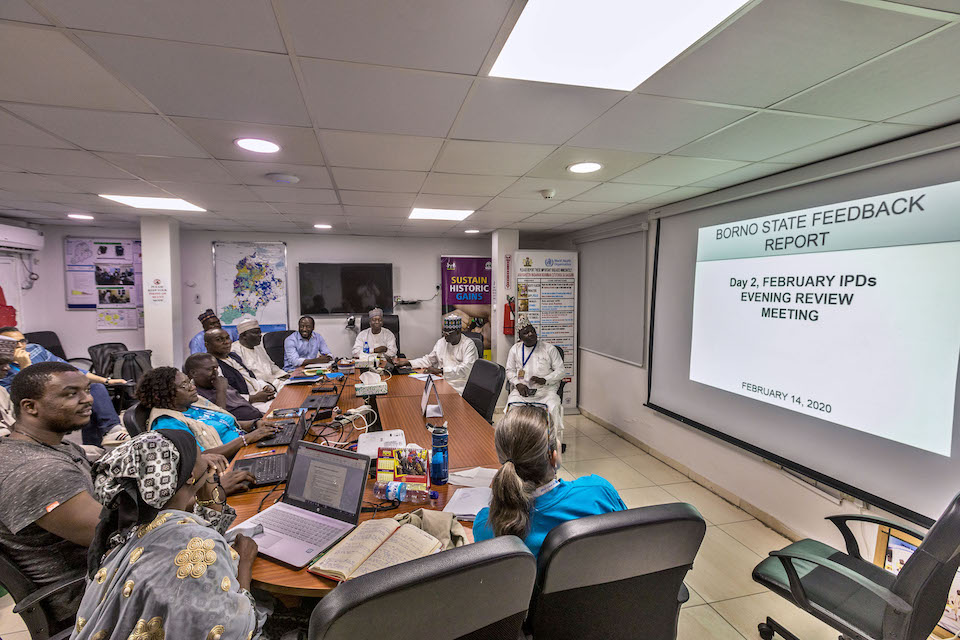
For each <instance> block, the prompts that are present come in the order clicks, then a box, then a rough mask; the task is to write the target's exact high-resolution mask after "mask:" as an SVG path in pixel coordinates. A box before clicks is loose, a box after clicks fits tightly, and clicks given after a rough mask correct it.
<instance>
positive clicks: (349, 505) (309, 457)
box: [284, 442, 370, 523]
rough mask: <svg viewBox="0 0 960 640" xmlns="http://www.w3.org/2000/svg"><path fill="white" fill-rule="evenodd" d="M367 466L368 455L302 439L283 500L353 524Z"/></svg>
mask: <svg viewBox="0 0 960 640" xmlns="http://www.w3.org/2000/svg"><path fill="white" fill-rule="evenodd" d="M369 467H370V458H368V457H367V456H364V455H360V454H357V453H353V452H352V451H343V450H340V449H334V448H333V447H324V446H322V445H318V444H313V443H310V442H301V443H300V446H299V447H298V449H297V456H296V458H294V461H293V468H292V469H291V470H290V476H289V479H288V481H287V491H286V495H285V496H284V502H286V503H288V504H291V505H293V506H296V507H299V508H301V509H306V510H307V511H312V512H314V513H319V514H322V515H325V516H330V517H331V518H336V519H337V520H343V521H345V522H353V523H356V521H357V518H358V517H359V514H360V504H361V503H362V502H363V489H364V487H365V486H366V482H367V472H368V471H369Z"/></svg>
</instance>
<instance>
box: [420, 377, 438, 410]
mask: <svg viewBox="0 0 960 640" xmlns="http://www.w3.org/2000/svg"><path fill="white" fill-rule="evenodd" d="M431 391H433V397H434V399H435V400H436V401H437V403H436V404H430V392H431ZM420 411H421V412H422V413H423V417H424V418H442V417H443V405H441V404H440V392H439V391H437V385H435V384H433V378H430V377H428V378H427V381H426V383H425V384H424V385H423V396H422V397H421V398H420Z"/></svg>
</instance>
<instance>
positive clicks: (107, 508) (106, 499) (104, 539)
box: [87, 429, 197, 575]
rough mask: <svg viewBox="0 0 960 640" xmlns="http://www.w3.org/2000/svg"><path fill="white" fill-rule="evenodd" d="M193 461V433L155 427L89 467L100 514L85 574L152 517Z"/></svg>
mask: <svg viewBox="0 0 960 640" xmlns="http://www.w3.org/2000/svg"><path fill="white" fill-rule="evenodd" d="M196 462H197V442H196V440H195V439H194V437H193V434H191V433H189V432H187V431H181V430H175V429H157V430H156V431H147V432H145V433H141V434H140V435H138V436H135V437H134V438H131V439H130V440H128V441H127V442H124V443H123V444H121V445H119V446H118V447H117V448H115V449H114V450H113V451H110V452H109V453H107V454H106V455H105V456H103V457H102V458H100V460H98V461H97V462H96V464H94V465H93V495H94V498H96V500H97V502H99V503H100V504H102V505H103V506H104V510H103V512H102V513H101V514H100V523H99V524H98V525H97V531H96V533H95V534H94V539H93V543H92V544H91V545H90V549H89V551H88V554H87V569H88V572H89V573H90V575H93V574H94V573H96V571H97V567H99V566H100V561H101V559H102V558H103V555H104V554H105V553H106V552H107V551H108V550H109V549H110V548H111V547H113V546H114V545H116V544H119V543H121V542H123V541H124V538H125V537H126V534H128V533H129V532H130V531H131V530H132V528H133V527H135V526H136V525H138V524H143V523H145V522H149V521H151V520H153V519H154V518H155V517H156V516H157V513H159V511H160V510H161V509H162V508H163V507H164V505H166V504H167V502H169V501H170V498H172V497H173V494H175V493H176V492H177V491H178V490H179V489H180V487H182V486H183V485H184V484H186V482H187V480H188V479H189V478H190V476H191V474H192V473H193V467H194V465H195V464H196Z"/></svg>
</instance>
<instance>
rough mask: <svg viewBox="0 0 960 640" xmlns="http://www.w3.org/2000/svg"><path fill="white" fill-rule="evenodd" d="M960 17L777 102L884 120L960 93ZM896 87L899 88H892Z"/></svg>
mask: <svg viewBox="0 0 960 640" xmlns="http://www.w3.org/2000/svg"><path fill="white" fill-rule="evenodd" d="M957 51H960V23H955V24H954V25H953V26H951V27H950V28H949V29H945V30H943V31H940V32H938V33H935V34H933V35H931V36H929V37H926V38H923V39H922V40H919V41H917V42H914V43H912V44H910V45H908V46H906V47H903V48H902V49H899V50H897V51H895V52H894V53H891V54H890V55H887V56H884V57H882V58H878V59H876V60H874V61H872V62H869V63H867V64H865V65H863V66H861V67H859V68H857V69H855V70H853V71H851V72H849V73H846V74H843V75H841V76H837V77H835V78H833V79H832V80H828V81H827V82H825V83H823V84H821V85H819V86H817V87H815V88H813V89H811V90H809V91H806V92H804V93H801V94H800V95H797V96H795V97H793V98H789V99H787V100H785V101H783V102H781V103H778V104H777V105H776V107H777V108H778V109H784V110H786V111H802V112H804V113H818V114H822V115H830V116H839V117H845V118H861V119H864V120H884V119H886V118H890V117H893V116H895V115H898V114H901V113H904V112H906V111H910V110H912V109H918V108H920V107H923V106H926V105H928V104H932V103H934V102H938V101H940V100H945V99H947V98H952V97H953V96H956V95H958V94H960V73H957V64H956V58H957ZM891 87H896V90H894V91H891Z"/></svg>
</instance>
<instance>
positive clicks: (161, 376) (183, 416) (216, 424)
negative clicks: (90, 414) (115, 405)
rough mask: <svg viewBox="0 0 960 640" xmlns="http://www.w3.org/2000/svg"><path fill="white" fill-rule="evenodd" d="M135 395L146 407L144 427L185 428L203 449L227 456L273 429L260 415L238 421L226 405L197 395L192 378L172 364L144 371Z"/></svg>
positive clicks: (205, 451)
mask: <svg viewBox="0 0 960 640" xmlns="http://www.w3.org/2000/svg"><path fill="white" fill-rule="evenodd" d="M136 396H137V400H138V401H139V402H140V404H141V405H142V406H143V407H145V408H148V409H150V415H149V417H148V418H147V429H150V430H153V429H180V430H183V431H188V432H190V433H192V434H193V436H194V438H195V439H196V440H197V444H198V445H199V446H200V450H201V451H203V452H204V453H212V454H220V455H222V456H225V457H226V458H228V459H229V458H232V457H233V456H234V454H236V453H237V451H239V450H240V448H241V447H243V446H244V445H246V444H252V443H254V442H257V441H259V440H262V439H264V438H266V437H268V436H271V435H273V434H274V433H276V429H275V428H274V427H273V426H272V425H267V424H264V423H263V421H262V419H260V420H244V421H240V422H238V421H237V419H236V418H234V417H233V416H232V415H231V414H230V413H228V412H227V410H226V409H223V408H221V407H218V406H217V405H215V404H213V403H212V402H210V401H209V400H207V399H206V398H201V397H199V396H198V394H197V387H196V386H195V385H194V384H193V381H192V380H191V379H190V378H188V377H187V376H186V375H184V374H183V373H181V372H180V371H178V370H176V369H174V368H173V367H157V368H156V369H153V370H152V371H149V372H147V373H146V374H144V376H143V377H142V378H141V379H140V383H139V384H138V385H137V391H136Z"/></svg>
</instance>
